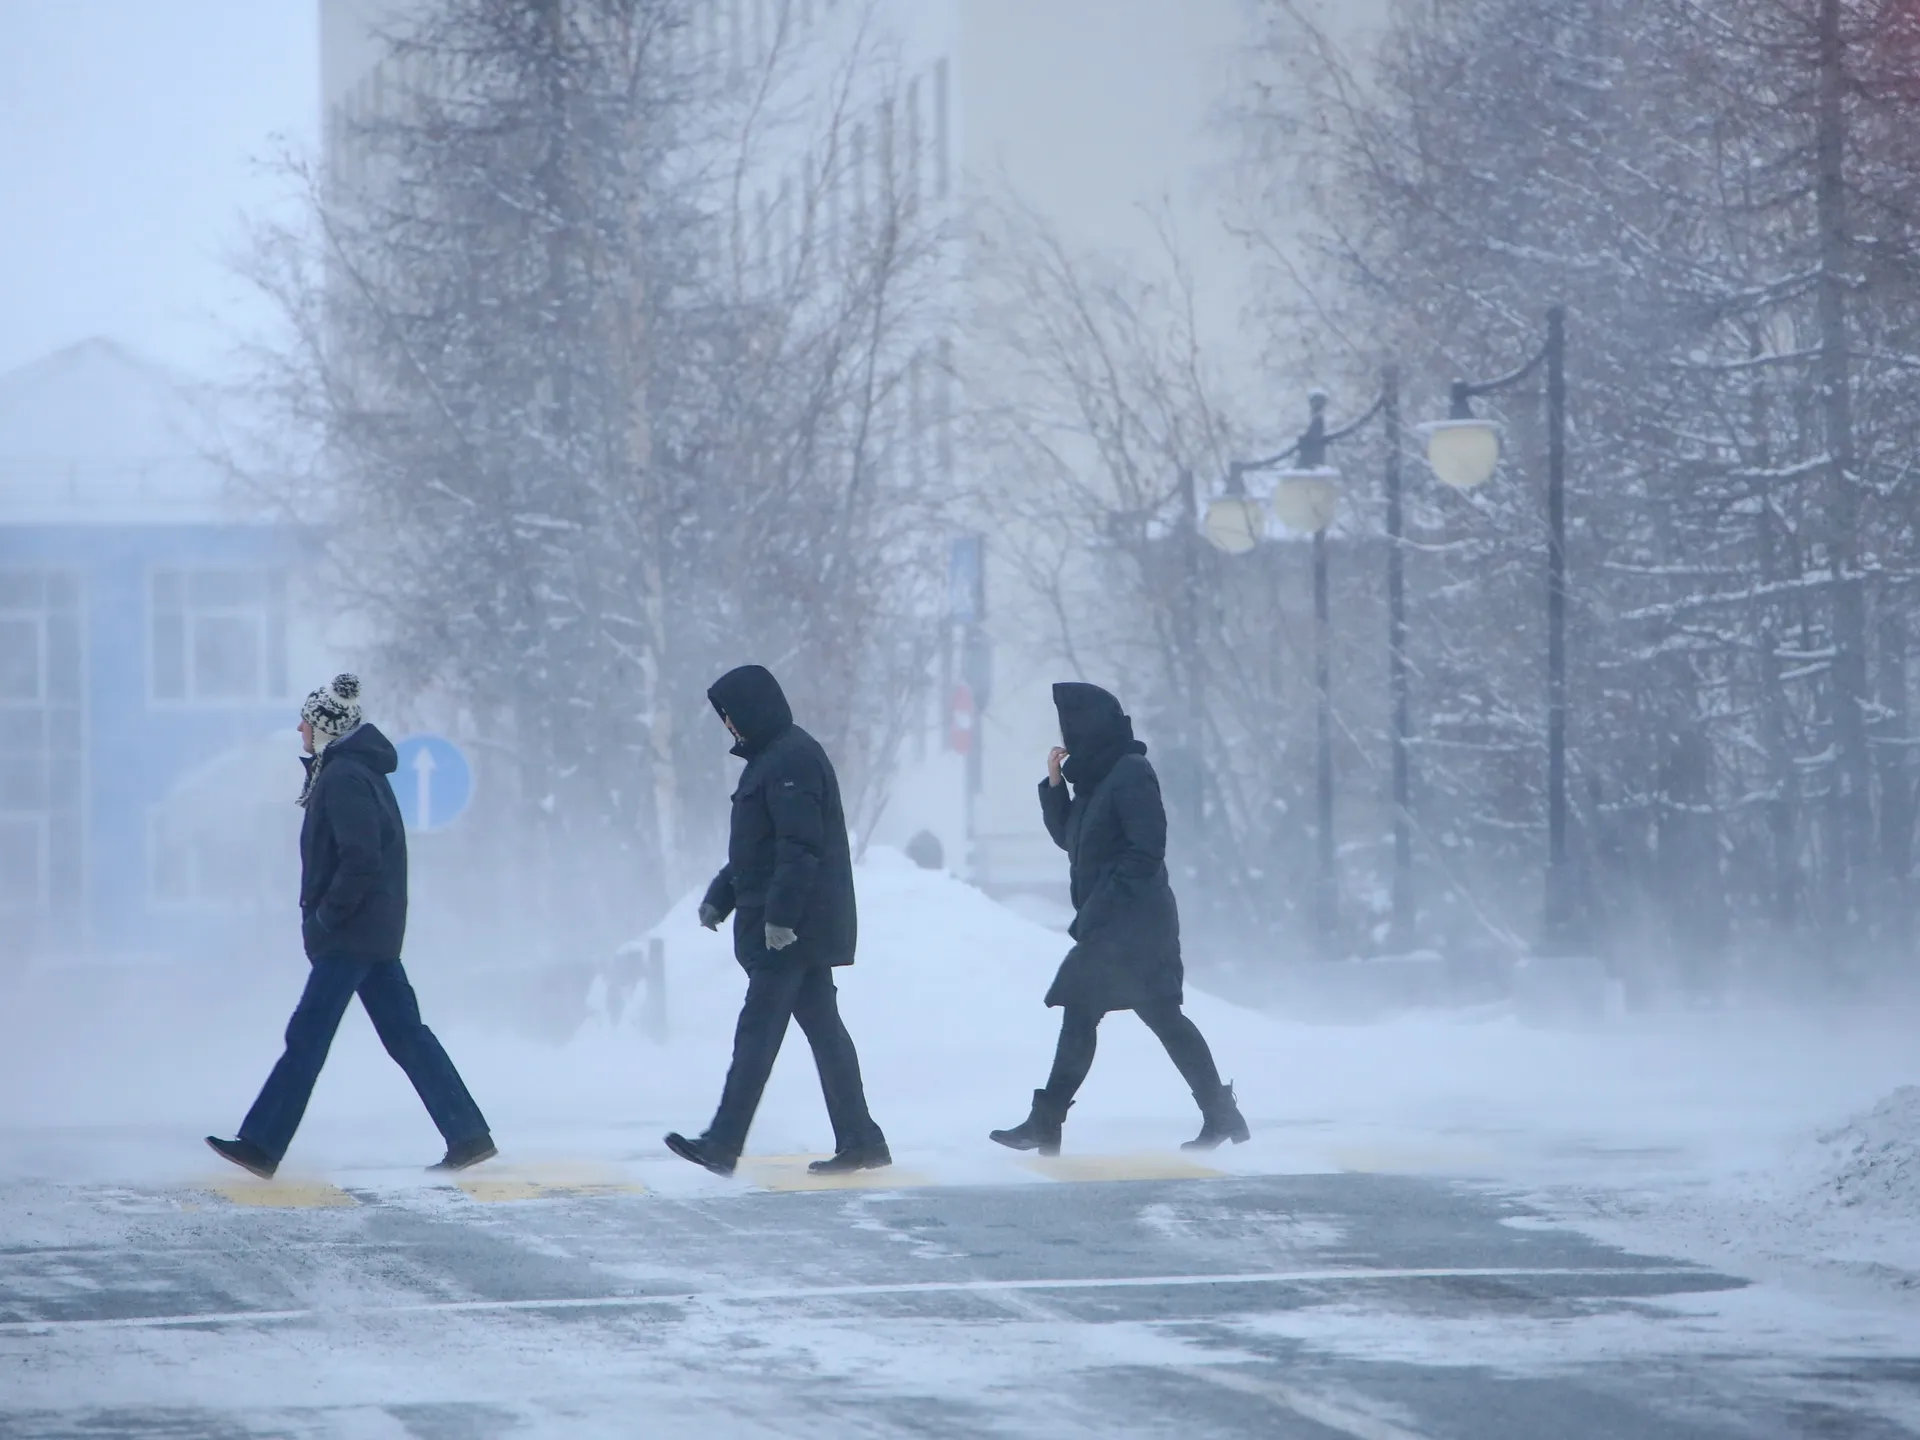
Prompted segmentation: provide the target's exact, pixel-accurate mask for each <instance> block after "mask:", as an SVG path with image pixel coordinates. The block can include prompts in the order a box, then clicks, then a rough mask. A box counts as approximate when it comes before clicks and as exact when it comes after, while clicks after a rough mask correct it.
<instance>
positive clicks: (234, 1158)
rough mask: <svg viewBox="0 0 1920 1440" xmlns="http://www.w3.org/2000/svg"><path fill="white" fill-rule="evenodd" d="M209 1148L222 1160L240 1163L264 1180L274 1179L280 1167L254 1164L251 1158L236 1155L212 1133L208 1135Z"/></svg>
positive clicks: (234, 1163)
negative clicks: (244, 1158) (218, 1141)
mask: <svg viewBox="0 0 1920 1440" xmlns="http://www.w3.org/2000/svg"><path fill="white" fill-rule="evenodd" d="M207 1148H208V1149H209V1150H211V1151H213V1153H214V1154H216V1155H218V1156H219V1157H220V1158H221V1159H222V1160H225V1161H226V1162H227V1163H228V1164H229V1165H238V1166H239V1167H240V1168H241V1169H242V1170H244V1171H246V1172H247V1173H248V1174H249V1175H257V1176H259V1177H260V1178H261V1179H262V1180H271V1179H273V1176H274V1172H275V1171H276V1170H278V1169H279V1168H280V1167H279V1166H278V1165H268V1166H266V1167H264V1168H262V1167H261V1166H259V1165H256V1164H254V1163H253V1162H252V1161H251V1160H243V1159H241V1158H240V1157H239V1156H238V1155H235V1154H234V1153H233V1152H232V1151H231V1150H228V1149H227V1148H226V1147H225V1146H223V1145H220V1144H219V1143H217V1142H216V1140H215V1139H214V1137H213V1136H211V1135H209V1136H207Z"/></svg>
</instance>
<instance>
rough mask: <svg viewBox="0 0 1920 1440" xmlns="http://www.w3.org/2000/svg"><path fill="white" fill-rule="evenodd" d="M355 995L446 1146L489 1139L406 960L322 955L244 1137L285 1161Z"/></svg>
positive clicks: (311, 972)
mask: <svg viewBox="0 0 1920 1440" xmlns="http://www.w3.org/2000/svg"><path fill="white" fill-rule="evenodd" d="M356 994H357V995H358V996H359V997H360V1003H361V1004H362V1005H364V1006H366V1007H367V1018H368V1019H369V1020H371V1021H373V1028H374V1031H375V1033H377V1034H378V1035H379V1036H380V1043H381V1044H382V1045H384V1046H386V1047H387V1054H389V1055H391V1056H392V1057H393V1058H394V1060H395V1061H396V1062H398V1064H399V1066H400V1068H401V1069H402V1070H404V1071H406V1072H407V1079H409V1080H411V1081H412V1082H413V1088H414V1089H415V1090H416V1091H418V1092H419V1094H420V1099H421V1100H422V1101H423V1102H425V1104H426V1107H427V1114H429V1115H431V1116H432V1117H433V1123H434V1124H435V1125H436V1126H438V1127H439V1129H440V1133H441V1134H442V1135H443V1136H445V1137H446V1141H447V1144H448V1145H458V1144H460V1143H461V1142H462V1141H465V1140H475V1139H478V1138H479V1137H480V1136H482V1135H484V1134H486V1133H487V1122H486V1120H485V1119H484V1118H483V1117H482V1116H481V1114H480V1107H479V1106H477V1105H475V1104H474V1103H473V1097H472V1096H471V1095H469V1094H468V1093H467V1087H466V1084H465V1083H464V1082H463V1081H462V1080H461V1079H460V1072H459V1071H457V1070H455V1069H454V1068H453V1061H451V1060H449V1059H448V1058H447V1052H446V1051H445V1050H444V1049H442V1048H441V1046H440V1042H439V1041H438V1040H437V1039H435V1038H434V1034H433V1032H432V1031H431V1030H429V1029H428V1028H427V1027H426V1026H425V1025H424V1024H423V1023H422V1022H421V1019H420V1002H419V1001H418V1000H417V999H416V998H415V997H414V993H413V986H412V985H410V984H409V983H408V982H407V972H406V970H405V969H404V968H402V966H401V964H400V962H399V961H398V960H351V959H344V958H340V957H328V956H322V957H320V958H319V959H316V960H314V961H312V962H311V968H310V969H309V970H308V972H307V988H306V990H305V991H304V992H303V993H302V994H301V996H300V1003H299V1004H298V1005H296V1006H295V1007H294V1010H293V1018H292V1019H291V1020H289V1021H288V1022H287V1048H286V1050H285V1051H284V1052H283V1053H282V1054H281V1056H280V1059H279V1062H278V1063H277V1064H275V1065H274V1067H273V1073H272V1074H271V1075H269V1076H267V1083H266V1084H265V1085H264V1086H262V1087H261V1090H260V1098H259V1099H258V1100H255V1101H254V1102H253V1108H252V1109H251V1110H249V1111H248V1112H247V1118H246V1119H245V1120H244V1121H242V1122H241V1125H240V1138H241V1139H242V1140H246V1141H249V1142H251V1143H252V1144H255V1145H258V1146H259V1147H260V1148H261V1149H262V1150H264V1151H266V1152H267V1154H268V1155H269V1156H271V1157H272V1158H273V1159H274V1160H275V1161H276V1162H277V1161H279V1160H280V1159H281V1158H282V1157H284V1156H285V1155H286V1153H287V1146H289V1145H291V1144H292V1143H293V1132H294V1131H295V1130H298V1129H299V1128H300V1117H301V1116H303V1115H305V1114H306V1113H307V1101H308V1100H310V1099H311V1098H312V1097H313V1084H314V1081H316V1080H318V1079H319V1078H320V1067H321V1066H323V1065H325V1064H326V1063H327V1050H328V1049H329V1048H330V1047H331V1046H332V1044H333V1037H334V1033H335V1032H336V1031H338V1030H339V1028H340V1020H341V1017H343V1016H344V1015H345V1014H346V1013H347V1006H348V1004H349V1003H350V1002H351V1001H352V1000H353V997H354V996H355V995H356Z"/></svg>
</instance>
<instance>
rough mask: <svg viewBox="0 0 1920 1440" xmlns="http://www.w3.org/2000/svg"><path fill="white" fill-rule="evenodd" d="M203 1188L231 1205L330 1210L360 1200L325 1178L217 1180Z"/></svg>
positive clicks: (277, 1208)
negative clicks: (329, 1182)
mask: <svg viewBox="0 0 1920 1440" xmlns="http://www.w3.org/2000/svg"><path fill="white" fill-rule="evenodd" d="M203 1188H204V1189H205V1190H207V1191H208V1192H209V1193H211V1194H214V1195H218V1196H219V1197H220V1198H221V1199H223V1200H225V1201H227V1202H228V1203H229V1204H233V1205H257V1206H263V1207H265V1208H268V1209H273V1210H328V1209H336V1208H339V1207H341V1206H346V1205H358V1204H359V1203H360V1202H359V1201H358V1200H356V1199H354V1198H353V1196H351V1195H349V1194H348V1193H347V1192H346V1191H344V1190H342V1189H341V1188H340V1187H339V1186H338V1185H329V1184H328V1183H327V1182H326V1181H324V1180H214V1181H211V1182H209V1183H208V1184H207V1185H206V1186H204V1187H203Z"/></svg>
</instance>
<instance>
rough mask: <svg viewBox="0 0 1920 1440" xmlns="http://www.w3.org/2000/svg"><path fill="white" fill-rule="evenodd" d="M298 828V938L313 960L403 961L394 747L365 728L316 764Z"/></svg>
mask: <svg viewBox="0 0 1920 1440" xmlns="http://www.w3.org/2000/svg"><path fill="white" fill-rule="evenodd" d="M305 759H306V763H307V765H308V766H309V767H311V768H312V769H313V770H314V774H313V783H312V786H311V788H310V789H309V790H308V791H307V801H306V809H307V813H306V818H305V820H304V821H302V823H301V826H300V934H301V938H302V939H303V940H304V941H305V942H306V947H307V954H308V956H309V957H318V956H323V955H324V956H339V957H342V958H347V959H355V960H398V959H399V958H400V947H401V942H402V941H404V940H405V939H406V934H407V832H406V827H405V825H404V824H402V822H401V819H400V805H399V802H398V801H396V800H395V799H394V795H393V786H392V785H391V784H390V783H388V780H387V777H388V776H389V775H391V774H392V773H393V772H394V771H395V770H396V769H398V768H399V764H400V757H399V754H398V752H396V751H395V750H394V748H393V742H392V741H391V740H389V739H387V737H386V736H385V735H382V734H381V733H380V731H379V730H378V729H377V728H376V727H375V726H372V725H366V724H362V725H360V726H358V727H357V728H355V729H353V730H350V731H348V732H347V733H346V734H345V735H342V736H341V737H340V738H339V739H338V740H335V741H333V742H332V743H331V744H329V745H328V746H327V747H326V749H325V750H323V751H322V752H321V753H320V755H319V757H318V758H315V757H313V756H307V757H305Z"/></svg>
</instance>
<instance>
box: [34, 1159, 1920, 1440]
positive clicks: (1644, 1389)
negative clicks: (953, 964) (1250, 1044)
mask: <svg viewBox="0 0 1920 1440" xmlns="http://www.w3.org/2000/svg"><path fill="white" fill-rule="evenodd" d="M914 1158H915V1157H911V1156H908V1157H906V1159H907V1162H908V1163H907V1164H906V1165H903V1166H902V1173H901V1175H899V1176H896V1177H893V1179H894V1181H895V1182H896V1183H895V1184H893V1185H890V1186H885V1187H884V1188H883V1186H882V1185H880V1184H874V1185H869V1186H853V1187H845V1188H835V1189H832V1190H829V1191H825V1192H818V1191H809V1190H805V1189H801V1190H798V1191H795V1190H790V1189H789V1188H788V1187H791V1186H801V1187H804V1186H806V1185H807V1184H808V1183H809V1182H808V1181H807V1180H806V1179H805V1177H804V1176H803V1175H802V1174H801V1173H800V1172H799V1170H798V1168H797V1166H795V1165H793V1164H791V1163H781V1162H763V1163H762V1164H761V1165H760V1166H758V1167H756V1168H755V1170H754V1172H753V1176H752V1177H751V1178H749V1179H748V1180H746V1181H745V1183H744V1184H741V1185H736V1186H733V1187H722V1186H720V1185H719V1184H718V1183H717V1182H711V1183H710V1182H709V1181H708V1180H707V1178H706V1177H703V1176H701V1175H700V1174H699V1173H698V1172H693V1171H685V1170H684V1169H682V1168H675V1167H674V1166H672V1165H670V1164H668V1163H665V1162H661V1161H657V1160H652V1159H637V1160H626V1161H612V1162H601V1163H598V1164H594V1165H584V1164H582V1165H575V1166H570V1167H569V1166H562V1165H557V1164H552V1165H545V1166H522V1167H503V1168H502V1169H501V1170H500V1171H498V1172H496V1173H495V1174H493V1175H490V1176H485V1177H481V1176H478V1175H476V1176H475V1177H473V1178H471V1179H469V1180H468V1181H466V1182H465V1183H464V1184H463V1185H462V1186H459V1187H456V1186H453V1185H432V1184H427V1183H424V1182H422V1181H421V1180H419V1179H417V1178H414V1177H407V1176H403V1175H398V1174H379V1173H373V1172H363V1173H345V1174H341V1175H339V1176H337V1177H336V1180H337V1181H338V1183H337V1184H336V1183H328V1182H321V1181H307V1182H304V1183H302V1182H287V1183H276V1184H274V1185H260V1184H256V1183H253V1182H249V1181H244V1180H243V1181H239V1182H224V1181H218V1180H215V1179H212V1178H210V1179H209V1180H207V1181H205V1182H202V1183H201V1184H200V1185H197V1186H196V1185H187V1186H182V1187H174V1188H165V1189H156V1188H145V1187H113V1186H66V1187H56V1186H48V1185H44V1184H36V1183H27V1182H21V1183H15V1184H12V1185H9V1186H6V1187H5V1188H4V1189H0V1215H3V1216H4V1217H5V1219H6V1222H7V1228H8V1233H9V1236H10V1243H9V1245H8V1246H7V1248H6V1250H5V1252H4V1253H3V1254H0V1434H6V1435H22V1436H25V1435H36V1436H55V1435H58V1436H79V1435H103V1434H110V1435H127V1436H149V1435H155V1436H157V1435H168V1436H185V1435H192V1436H222V1437H229V1436H230V1437H236V1440H238V1437H243V1436H244V1437H250V1436H285V1435H298V1436H308V1435H312V1436H416V1437H422V1440H455V1437H489V1436H504V1435H509V1434H529V1435H532V1434H551V1435H580V1436H597V1435H608V1436H626V1435H636V1434H646V1435H663V1436H664V1435H695V1434H698V1435H704V1436H712V1437H732V1436H760V1435H795V1436H798V1435H818V1434H829V1433H830V1434H846V1435H873V1436H882V1435H924V1436H956V1437H957V1436H987V1435H1005V1436H1027V1435H1033V1436H1048V1437H1067V1436H1082V1435H1084V1436H1110V1435H1176V1434H1177V1435H1181V1436H1195V1437H1212V1436H1220V1437H1227V1436H1248V1435H1262V1436H1269V1435H1273V1436H1300V1437H1316V1440H1324V1437H1328V1436H1334V1437H1352V1440H1416V1437H1459V1440H1466V1437H1470V1436H1471V1437H1475V1440H1509V1437H1510V1440H1538V1437H1542V1436H1548V1435H1551V1436H1556V1437H1567V1440H1584V1437H1601V1436H1607V1437H1618V1436H1635V1437H1645V1440H1665V1437H1682V1436H1686V1437H1707V1436H1715V1437H1732V1436H1756V1437H1758V1436H1767V1437H1774V1436H1778V1437H1786V1436H1799V1435H1809V1434H1816V1433H1817V1434H1820V1435H1823V1436H1840V1435H1861V1436H1869V1435H1872V1436H1879V1435H1892V1434H1903V1433H1910V1432H1909V1431H1907V1430H1904V1429H1902V1428H1901V1426H1902V1424H1903V1423H1904V1424H1907V1425H1913V1424H1920V1397H1917V1396H1916V1395H1915V1392H1914V1387H1913V1380H1914V1374H1913V1368H1914V1367H1913V1364H1912V1347H1911V1344H1910V1341H1911V1335H1910V1334H1908V1333H1906V1331H1905V1327H1904V1326H1903V1324H1902V1317H1901V1315H1900V1313H1899V1312H1898V1311H1897V1310H1894V1309H1888V1308H1884V1307H1880V1308H1876V1307H1872V1306H1866V1307H1862V1306H1858V1305H1847V1304H1843V1303H1839V1302H1836V1301H1833V1300H1831V1299H1829V1300H1825V1301H1820V1302H1814V1301H1810V1300H1808V1299H1807V1298H1806V1297H1804V1296H1800V1297H1790V1296H1786V1295H1783V1294H1779V1293H1772V1292H1769V1291H1768V1290H1767V1288H1766V1287H1750V1286H1746V1285H1744V1284H1742V1283H1741V1282H1740V1281H1738V1280H1737V1279H1733V1278H1730V1277H1727V1276H1724V1275H1719V1274H1716V1273H1714V1272H1713V1271H1711V1270H1709V1269H1704V1268H1700V1267H1694V1266H1689V1265H1686V1264H1683V1263H1679V1262H1676V1261H1674V1260H1672V1259H1670V1258H1667V1257H1661V1256H1649V1255H1637V1254H1633V1253H1629V1252H1625V1251H1620V1250H1617V1249H1613V1248H1611V1247H1606V1246H1601V1245H1598V1244H1595V1243H1594V1242H1592V1241H1590V1240H1588V1239H1586V1238H1585V1237H1583V1236H1581V1235H1579V1234H1578V1233H1576V1232H1573V1231H1570V1230H1567V1229H1565V1228H1563V1227H1560V1226H1558V1225H1556V1224H1553V1223H1552V1222H1550V1221H1548V1220H1545V1219H1543V1218H1541V1217H1540V1216H1539V1215H1537V1214H1536V1213H1534V1212H1532V1211H1530V1210H1528V1209H1526V1208H1525V1207H1521V1206H1516V1205H1514V1204H1512V1203H1509V1202H1506V1201H1503V1200H1500V1199H1497V1198H1493V1197H1489V1196H1486V1195H1483V1194H1479V1193H1476V1192H1475V1191H1473V1190H1472V1189H1470V1188H1463V1187H1460V1186H1455V1185H1449V1184H1445V1183H1441V1182H1434V1181H1428V1180H1416V1179H1406V1178H1399V1177H1388V1176H1363V1175H1319V1176H1293V1177H1278V1176H1275V1177H1252V1178H1248V1177H1232V1176H1225V1175H1209V1174H1207V1173H1206V1172H1205V1170H1204V1168H1203V1167H1199V1166H1192V1165H1188V1164H1185V1163H1184V1162H1169V1161H1166V1160H1165V1159H1164V1157H1149V1158H1147V1159H1139V1158H1134V1159H1127V1158H1120V1157H1109V1158H1107V1159H1106V1160H1104V1161H1102V1162H1100V1163H1099V1164H1095V1163H1093V1162H1091V1161H1082V1162H1080V1163H1079V1164H1078V1165H1064V1166H1053V1167H1048V1166H1045V1165H1036V1166H1035V1167H1034V1168H1033V1169H1031V1170H1027V1171H1025V1172H1024V1175H1023V1178H1022V1179H1021V1180H1019V1181H1017V1182H1014V1183H1002V1184H991V1185H977V1186H961V1187H922V1186H917V1185H914V1184H911V1183H908V1184H904V1185H902V1184H898V1183H897V1182H898V1181H899V1180H901V1179H905V1180H907V1181H909V1182H911V1181H912V1179H913V1178H914V1175H913V1169H914V1166H913V1161H914ZM1183 1171H1184V1172H1185V1173H1180V1172H1183ZM1154 1173H1158V1174H1160V1175H1161V1176H1162V1177H1163V1178H1158V1179H1124V1178H1113V1177H1119V1176H1125V1175H1128V1174H1154Z"/></svg>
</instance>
